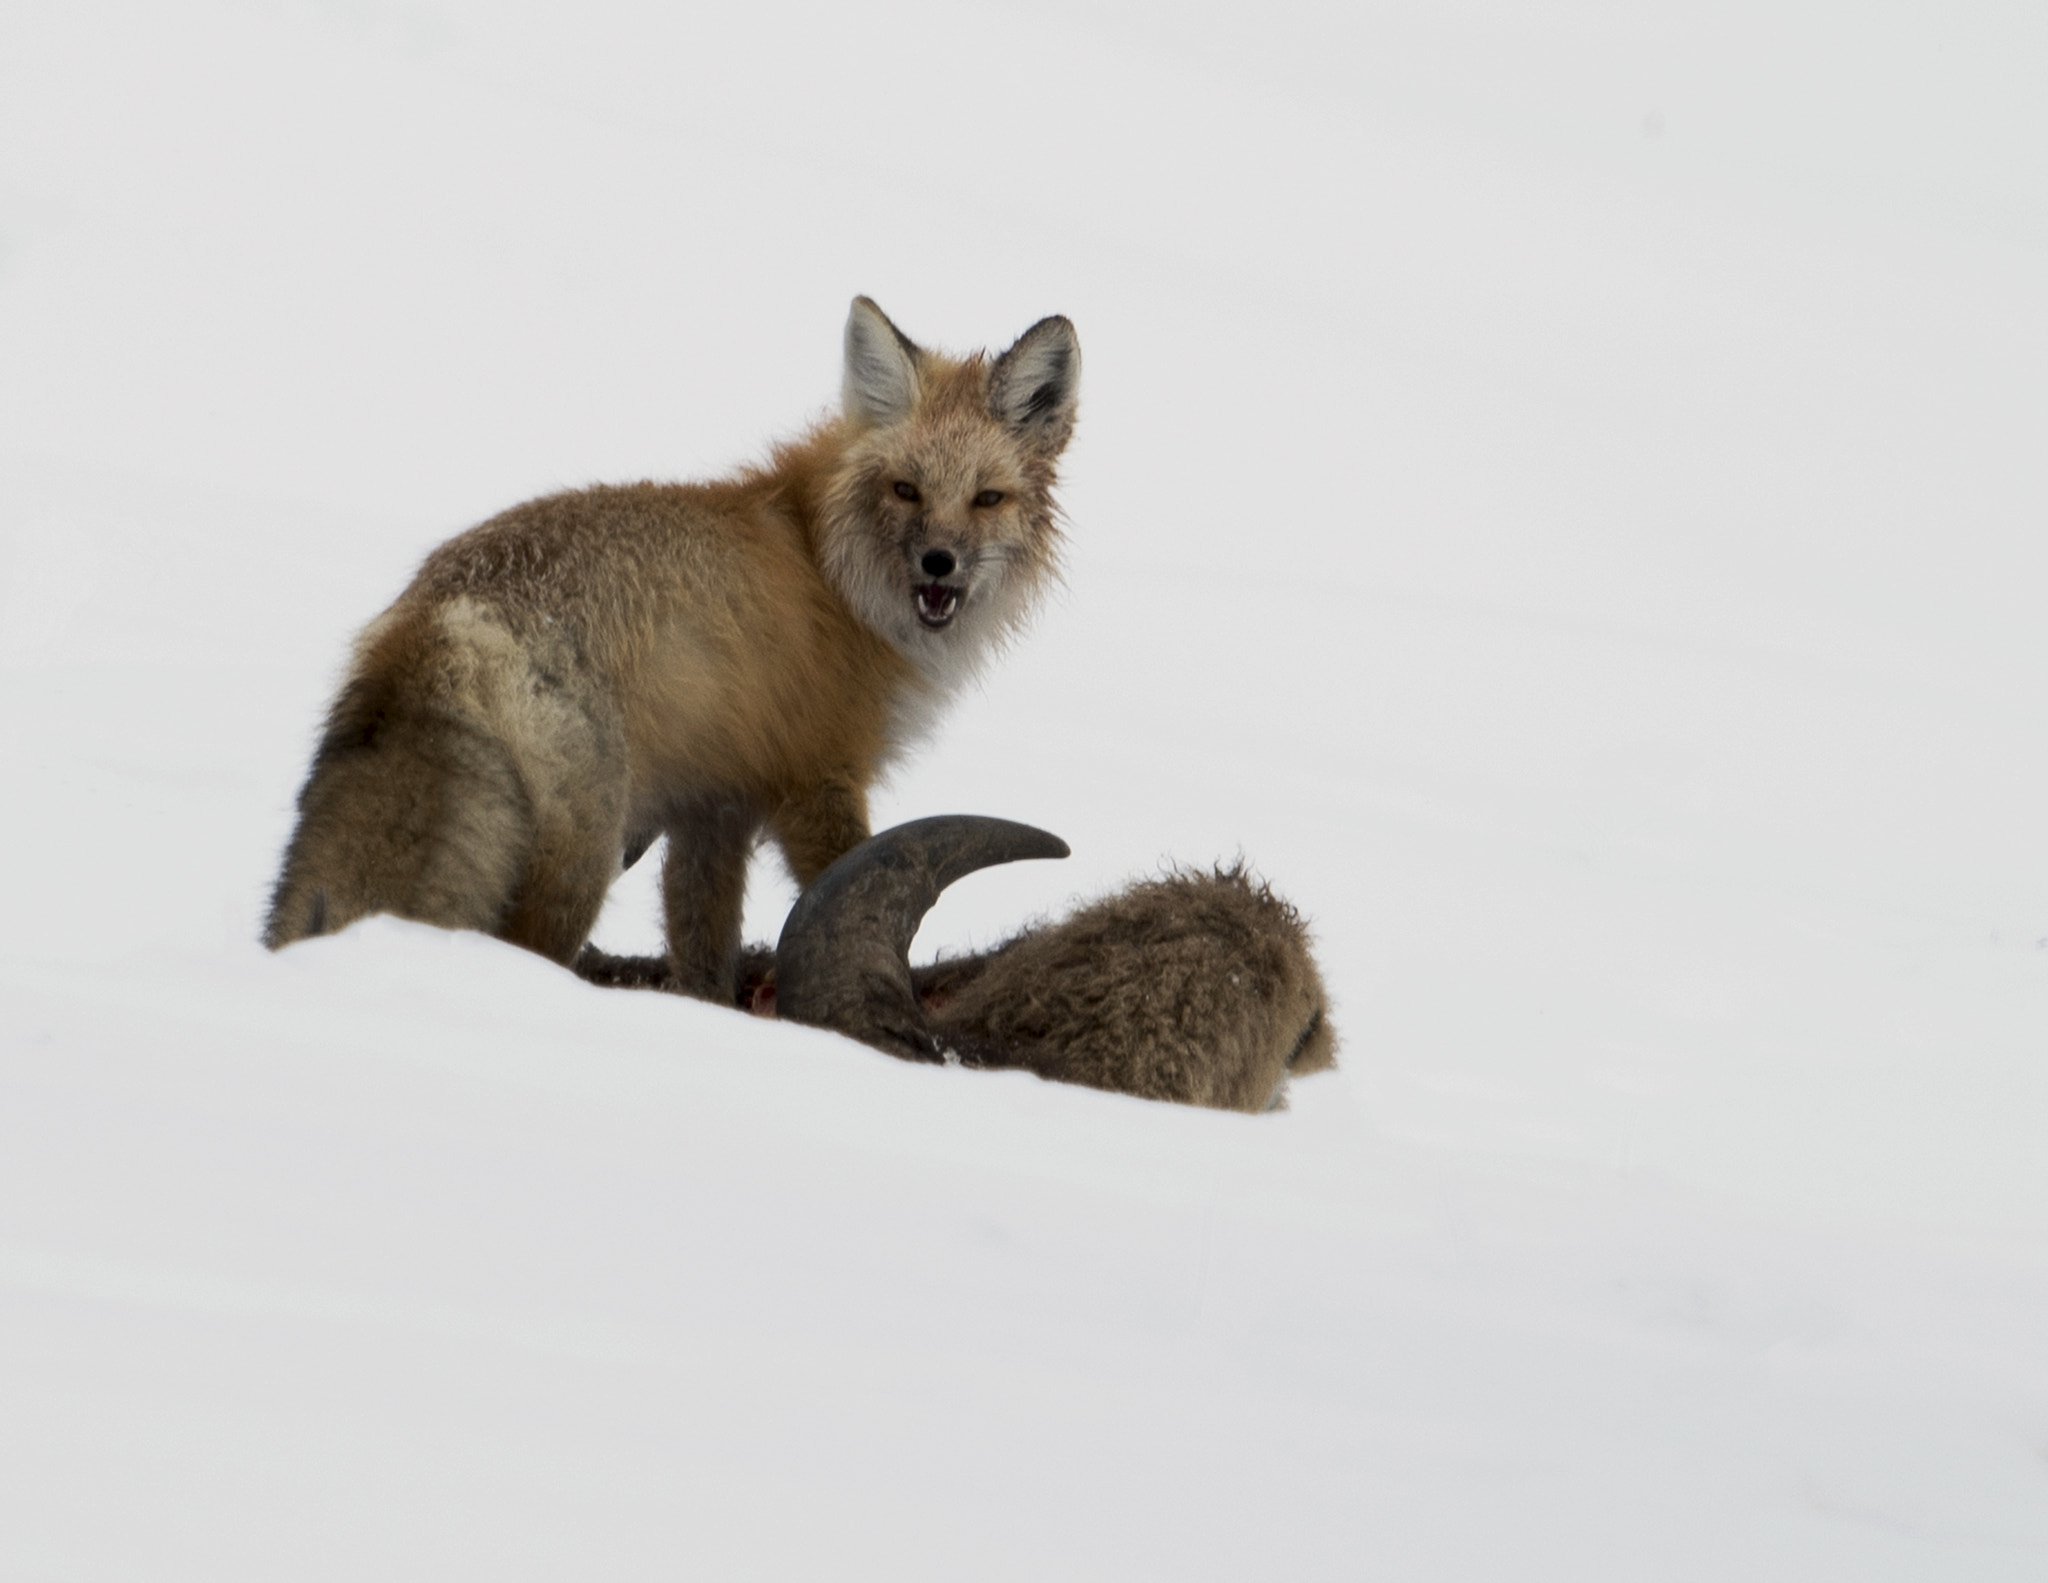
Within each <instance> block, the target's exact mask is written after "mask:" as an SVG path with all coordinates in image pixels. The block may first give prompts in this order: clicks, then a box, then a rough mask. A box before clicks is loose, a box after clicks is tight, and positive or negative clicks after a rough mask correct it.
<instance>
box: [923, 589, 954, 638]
mask: <svg viewBox="0 0 2048 1583" xmlns="http://www.w3.org/2000/svg"><path fill="white" fill-rule="evenodd" d="M959 608H960V590H959V589H957V588H948V587H947V586H946V585H945V584H944V583H926V584H925V585H924V586H923V587H922V588H920V589H918V591H917V619H918V620H920V621H922V622H923V623H924V624H925V625H926V626H928V627H942V626H944V625H945V624H946V623H947V622H949V621H951V620H952V619H953V613H954V612H955V611H957V610H958V609H959Z"/></svg>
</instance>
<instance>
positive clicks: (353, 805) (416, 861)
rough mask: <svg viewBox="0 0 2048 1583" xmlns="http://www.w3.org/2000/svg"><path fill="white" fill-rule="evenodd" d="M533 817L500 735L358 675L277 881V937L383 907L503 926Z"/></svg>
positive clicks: (458, 924) (273, 921)
mask: <svg viewBox="0 0 2048 1583" xmlns="http://www.w3.org/2000/svg"><path fill="white" fill-rule="evenodd" d="M533 829H534V817H533V811H532V808H531V806H530V803H529V800H528V797H527V794H526V790H525V788H524V785H523V784H522V782H521V780H520V776H519V772H518V767H517V766H516V765H515V764H514V762H513V760H512V756H511V754H510V753H509V752H508V751H507V750H506V748H505V746H504V744H503V743H501V742H499V741H498V740H497V739H496V738H494V737H492V736H491V735H490V734H489V733H487V732H485V731H483V730H481V729H479V728H478V727H477V726H475V725H474V724H471V723H470V722H468V721H465V720H463V719H461V718H459V717H458V716H454V715H451V714H448V713H444V712H442V711H440V710H437V709H434V708H432V707H431V706H428V707H424V708H423V707H421V706H420V705H418V704H416V703H408V702H405V701H403V700H401V699H400V698H399V697H398V696H397V693H396V689H394V688H391V687H389V686H388V685H383V686H380V685H379V684H378V683H377V682H376V681H374V680H359V681H358V682H357V683H355V684H353V685H351V686H350V687H349V688H348V689H347V690H346V691H345V692H344V693H343V694H342V697H341V698H340V700H339V701H337V703H336V704H335V707H334V711H333V713H332V714H331V715H330V716H329V719H328V726H327V732H326V735H325V737H324V739H323V740H322V742H321V744H320V750H319V752H318V753H317V754H316V755H315V756H314V759H313V769H312V773H311V774H310V775H309V776H308V777H307V779H306V785H305V789H304V790H303V791H301V792H300V793H299V823H298V828H297V829H296V830H295V831H294V832H293V834H292V839H291V845H290V846H289V847H288V848H287V849H286V851H285V858H284V868H283V871H282V872H281V873H280V874H279V876H278V880H277V888H276V890H275V891H274V892H273V893H272V896H271V903H270V916H269V919H268V921H267V923H266V924H265V926H264V931H263V943H264V944H265V945H266V946H268V947H269V948H270V949H271V950H273V951H275V950H276V949H278V948H279V947H280V946H284V945H289V944H290V943H291V942H292V941H294V940H303V939H306V938H307V937H309V936H311V935H317V934H328V933H332V932H333V931H334V930H337V929H341V928H344V927H346V926H347V925H349V924H351V923H353V922H354V921H355V920H356V919H358V918H361V917H364V916H365V915H367V914H369V913H373V912H389V913H396V914H398V915H399V916H401V917H406V918H417V919H419V920H420V921H421V922H423V923H432V924H439V925H441V926H443V927H444V928H451V929H479V930H482V931H483V932H485V933H487V934H494V933H498V932H499V931H500V928H501V925H502V923H503V920H504V919H505V917H506V915H507V913H508V911H509V910H510V909H511V908H512V906H513V904H514V900H515V895H516V892H517V891H518V889H519V886H520V881H521V878H522V870H523V867H524V854H526V853H527V852H528V851H529V850H530V849H531V847H532V844H533Z"/></svg>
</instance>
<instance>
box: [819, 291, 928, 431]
mask: <svg viewBox="0 0 2048 1583" xmlns="http://www.w3.org/2000/svg"><path fill="white" fill-rule="evenodd" d="M923 355H924V354H923V353H921V352H919V351H918V349H917V343H916V342H915V341H913V340H911V338H910V337H909V336H907V335H905V334H904V333H903V332H902V331H901V330H899V329H897V328H896V326H895V325H893V324H891V323H890V322H889V316H888V315H887V314H886V313H884V312H882V310H881V309H880V308H878V307H876V306H875V305H874V304H873V303H872V302H870V301H869V300H868V299H867V298H865V297H855V298H854V299H853V310H852V312H850V313H848V314H847V316H846V373H845V375H844V377H843V379H842V380H841V382H840V386H839V402H840V405H841V406H842V407H844V408H845V409H846V416H847V417H848V418H849V419H851V420H852V421H853V422H855V423H857V424H861V425H863V426H867V425H881V424H885V423H894V422H895V421H896V420H897V419H899V418H906V417H908V416H909V415H910V409H911V408H912V407H914V406H916V405H917V364H918V359H919V358H920V357H922V356H923Z"/></svg>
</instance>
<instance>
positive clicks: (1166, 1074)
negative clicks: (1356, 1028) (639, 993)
mask: <svg viewBox="0 0 2048 1583" xmlns="http://www.w3.org/2000/svg"><path fill="white" fill-rule="evenodd" d="M576 967H577V971H578V972H579V973H581V974H582V975H583V976H584V977H586V978H588V979H590V980H591V981H592V982H593V983H598V984H605V985H611V986H615V987H621V988H646V989H674V988H676V987H677V986H676V984H675V983H674V981H673V979H672V977H671V976H670V974H669V973H668V971H667V965H666V963H664V962H663V961H662V960H661V959H660V958H654V957H618V956H608V955H606V954H604V953H603V952H600V951H597V950H596V949H594V948H593V949H590V950H588V951H586V952H585V953H584V954H583V957H582V959H581V960H579V961H578V963H577V964H576ZM773 969H774V955H773V953H772V952H770V951H768V950H767V949H766V948H764V947H755V948H754V949H752V950H750V951H749V952H748V953H747V956H746V960H745V963H744V967H743V972H742V975H741V990H740V995H739V997H738V998H739V1000H740V1003H742V1004H746V1003H748V1002H750V1001H755V1000H757V999H758V1000H766V999H767V998H768V997H767V996H766V995H765V994H764V991H765V990H766V988H767V986H768V985H769V984H770V983H771V982H772V974H773ZM911 982H912V984H913V986H914V987H915V989H916V990H917V993H918V997H919V999H920V1001H921V1002H922V1003H923V1004H924V1006H925V1008H926V1011H927V1014H928V1015H929V1018H930V1027H931V1031H932V1032H933V1033H934V1034H935V1035H936V1036H937V1037H938V1038H939V1039H940V1040H942V1041H946V1042H949V1043H951V1044H953V1045H955V1046H957V1049H958V1053H959V1054H960V1055H961V1057H962V1058H963V1060H965V1061H966V1062H967V1063H968V1064H970V1065H980V1066H994V1067H1022V1068H1024V1069H1026V1070H1028V1071H1032V1072H1036V1073H1037V1074H1038V1075H1039V1076H1040V1077H1045V1078H1051V1079H1054V1080H1056V1081H1059V1082H1067V1083H1085V1084H1087V1085H1089V1086H1090V1087H1093V1088H1103V1089H1108V1090H1110V1091H1112V1092H1114V1093H1119V1094H1135V1095H1138V1096H1139V1097H1141V1098H1144V1099H1165V1100H1174V1101H1177V1102H1179V1103H1182V1104H1189V1105H1208V1106H1212V1107H1214V1108H1216V1109H1221V1110H1244V1111H1264V1110H1271V1109H1274V1108H1276V1107H1277V1106H1278V1105H1280V1104H1281V1103H1282V1102H1283V1100H1284V1096H1285V1092H1286V1083H1287V1079H1288V1078H1289V1077H1292V1076H1298V1075H1301V1074H1304V1073H1308V1072H1319V1071H1322V1070H1324V1069H1325V1068H1327V1067H1330V1066H1333V1065H1334V1064H1335V1063H1336V1050H1337V1045H1336V1035H1335V1031H1334V1029H1333V1028H1332V1026H1331V1023H1330V1017H1329V1009H1328V997H1327V995H1326V993H1325V991H1324V989H1323V981H1322V975H1321V973H1320V972H1319V971H1318V970H1317V968H1316V962H1315V957H1314V955H1313V953H1312V952H1311V950H1310V943H1309V935H1308V929H1307V926H1306V925H1305V924H1304V923H1303V921H1302V918H1301V915H1300V914H1299V913H1297V912H1296V911H1295V910H1294V908H1293V907H1291V906H1290V905H1288V903H1287V902H1285V901H1283V900H1281V899H1280V898H1279V897H1278V896H1275V895H1274V894H1273V892H1272V891H1271V889H1270V888H1268V887H1267V886H1266V885H1264V884H1261V883H1256V882H1254V881H1253V880H1252V879H1251V878H1250V877H1249V876H1248V875H1247V874H1246V873H1245V872H1244V870H1243V869H1242V868H1241V867H1232V868H1220V869H1217V870H1215V871H1214V872H1212V873H1196V872H1182V873H1175V874H1171V875H1168V876H1167V877H1165V878H1163V879H1157V880H1147V881H1141V882H1139V883H1137V884H1134V885H1131V886H1129V887H1127V888H1126V889H1124V890H1122V891H1119V892H1117V893H1116V894H1115V895H1113V896H1108V897H1105V898H1104V899H1103V900H1101V901H1098V902H1094V903H1092V904H1090V905H1089V906H1087V907H1084V908H1082V909H1081V910H1080V911H1079V912H1076V913H1074V914H1072V915H1070V916H1068V917H1065V918H1061V919H1058V920H1056V921H1054V922H1051V923H1043V924H1038V925H1035V926H1034V927H1032V928H1029V929H1026V930H1025V931H1024V932H1023V933H1022V934H1019V935H1017V936H1016V937H1015V938H1013V939H1010V940H1007V941H1005V942H1004V943H1003V944H1001V945H998V946H996V947H995V948H994V949H993V950H990V951H986V952H982V953H979V954H973V955H967V956H960V957H952V958H945V959H941V960H940V961H937V962H934V963H932V964H931V965H930V966H928V967H922V968H914V969H912V971H911ZM885 1047H887V1046H886V1045H885Z"/></svg>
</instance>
